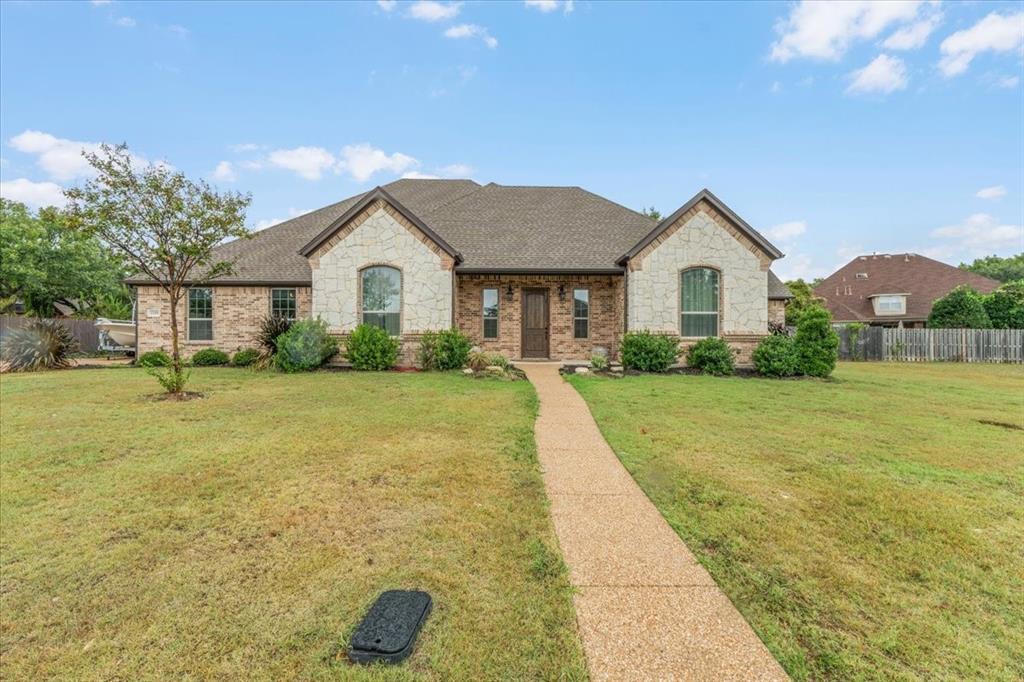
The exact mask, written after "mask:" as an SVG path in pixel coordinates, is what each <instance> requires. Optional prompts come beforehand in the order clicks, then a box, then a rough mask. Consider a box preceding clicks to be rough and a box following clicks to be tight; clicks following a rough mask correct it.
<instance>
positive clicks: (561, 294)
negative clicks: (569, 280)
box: [558, 284, 565, 303]
mask: <svg viewBox="0 0 1024 682" xmlns="http://www.w3.org/2000/svg"><path fill="white" fill-rule="evenodd" d="M558 300H559V301H561V302H562V303H565V285H564V284H559V285H558Z"/></svg>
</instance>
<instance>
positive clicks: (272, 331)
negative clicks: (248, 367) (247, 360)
mask: <svg viewBox="0 0 1024 682" xmlns="http://www.w3.org/2000/svg"><path fill="white" fill-rule="evenodd" d="M292 322H293V321H292V320H289V319H288V318H286V317H280V316H278V315H267V316H266V317H264V318H263V319H262V320H260V330H259V331H258V332H257V333H256V343H258V344H259V346H260V355H259V358H257V360H256V362H255V363H253V367H254V368H255V369H267V368H268V367H271V366H273V365H274V361H275V357H274V356H276V355H277V340H278V339H279V338H281V336H283V335H284V333H285V332H286V331H288V330H289V329H291V327H292Z"/></svg>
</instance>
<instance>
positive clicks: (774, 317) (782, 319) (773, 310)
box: [768, 298, 786, 324]
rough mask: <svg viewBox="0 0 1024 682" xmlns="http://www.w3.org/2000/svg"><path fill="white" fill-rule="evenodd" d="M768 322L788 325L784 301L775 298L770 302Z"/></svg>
mask: <svg viewBox="0 0 1024 682" xmlns="http://www.w3.org/2000/svg"><path fill="white" fill-rule="evenodd" d="M768 322H769V323H771V324H786V302H785V301H784V300H782V299H774V298H773V299H770V300H769V301H768Z"/></svg>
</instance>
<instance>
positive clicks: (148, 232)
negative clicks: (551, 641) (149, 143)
mask: <svg viewBox="0 0 1024 682" xmlns="http://www.w3.org/2000/svg"><path fill="white" fill-rule="evenodd" d="M83 156H85V158H86V160H87V161H88V162H89V165H91V166H92V167H93V169H95V171H96V177H95V178H93V179H91V180H87V181H86V182H85V183H84V184H83V185H82V186H81V187H75V188H72V189H69V190H65V192H64V194H65V196H67V198H68V201H69V205H68V208H67V212H68V215H69V217H70V223H71V225H72V227H74V228H75V229H78V230H81V231H83V232H85V233H88V234H93V235H96V236H98V237H99V238H100V239H101V240H102V241H103V242H105V243H106V244H107V245H109V246H110V247H111V248H113V249H115V250H117V251H119V252H120V253H122V254H123V255H124V256H125V258H126V260H127V261H128V262H129V263H130V264H131V265H133V266H134V267H136V268H137V269H138V270H139V271H140V272H141V273H144V274H146V275H148V276H149V277H152V278H153V280H154V281H155V282H156V283H157V284H159V286H160V287H162V288H163V290H164V291H165V292H166V293H167V302H168V303H169V304H170V311H171V320H170V321H171V366H170V367H169V368H168V369H167V370H164V371H161V370H152V371H154V372H155V376H156V377H157V379H158V380H159V381H160V384H161V385H162V386H163V387H164V389H166V390H167V392H168V393H180V392H181V390H182V389H183V388H184V386H185V383H186V382H187V381H188V375H187V373H186V372H185V371H184V369H183V364H182V361H181V354H180V352H179V348H178V304H179V303H180V302H181V300H182V298H183V296H184V295H185V294H186V293H187V287H188V286H189V285H190V284H193V283H198V282H208V281H210V280H213V279H216V278H217V277H221V276H223V275H226V274H229V273H230V272H231V269H232V263H231V262H230V261H218V260H217V259H216V258H215V257H214V253H213V249H214V247H215V246H217V245H218V244H220V243H221V242H222V241H224V240H225V239H229V238H232V237H236V238H242V237H247V236H249V233H248V231H247V230H246V229H245V209H246V207H247V206H248V205H249V202H250V201H251V198H250V197H249V196H248V195H242V194H238V193H236V192H228V193H223V194H222V193H219V192H217V191H216V190H214V189H213V188H211V187H210V186H209V185H207V184H206V183H205V182H203V181H199V182H193V181H191V180H189V179H188V178H186V177H185V175H184V174H183V173H181V172H179V171H176V170H173V169H171V168H169V167H167V166H163V165H152V166H146V167H144V168H141V169H138V168H136V164H135V161H133V159H132V156H131V154H129V153H128V148H127V146H125V145H119V146H116V147H111V146H109V145H103V146H102V147H101V149H100V151H99V153H90V152H83Z"/></svg>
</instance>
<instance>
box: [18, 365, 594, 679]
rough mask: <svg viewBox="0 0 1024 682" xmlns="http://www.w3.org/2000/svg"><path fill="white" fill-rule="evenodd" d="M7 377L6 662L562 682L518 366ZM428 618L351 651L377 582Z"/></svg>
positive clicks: (230, 673) (134, 675)
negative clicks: (404, 592) (373, 660)
mask: <svg viewBox="0 0 1024 682" xmlns="http://www.w3.org/2000/svg"><path fill="white" fill-rule="evenodd" d="M190 388H192V389H195V390H201V391H206V392H208V393H209V397H208V398H207V399H204V400H196V401H191V402H185V403H168V402H153V401H150V400H148V399H146V398H144V397H143V395H144V394H151V393H154V392H157V391H158V387H157V385H156V383H155V381H154V380H153V379H151V378H150V377H148V376H146V375H145V374H144V373H143V372H142V371H141V370H135V369H110V370H76V371H63V372H48V373H43V374H37V375H23V376H15V375H5V376H3V377H2V379H0V399H2V410H3V411H2V428H0V439H2V457H0V528H2V533H0V569H2V571H0V596H2V613H0V659H2V663H0V665H2V668H3V672H4V677H6V678H8V679H41V678H44V677H61V678H64V679H100V678H103V679H111V678H117V679H141V678H150V679H152V678H185V677H189V678H193V679H203V678H213V677H217V678H224V679H260V678H262V679H282V678H297V677H302V678H314V679H338V678H343V679H352V678H356V679H363V678H364V677H365V678H372V679H407V678H426V679H445V680H447V679H497V678H505V679H577V678H582V677H585V666H584V662H583V658H582V653H581V649H580V645H579V642H578V639H577V635H576V630H575V621H574V614H573V610H572V601H571V594H570V591H569V589H570V588H569V586H568V580H567V577H566V575H565V573H564V571H563V569H562V564H561V560H560V558H559V554H558V552H557V549H556V545H555V542H554V537H553V534H552V530H551V523H550V520H549V518H548V514H547V505H546V501H545V498H544V493H543V488H542V486H541V481H540V476H539V473H538V470H537V465H536V460H535V451H534V444H533V435H532V428H533V418H534V414H535V397H534V393H533V390H532V388H531V387H530V385H529V384H527V383H525V382H518V383H503V382H497V381H483V380H481V381H476V380H472V379H466V378H464V377H461V376H452V375H438V374H430V375H427V374H419V375H408V374H393V373H388V374H372V375H370V374H331V373H316V374H309V375H281V374H276V373H266V374H255V373H252V372H248V371H245V370H234V369H207V370H201V369H200V370H194V373H193V381H192V384H191V385H190ZM389 588H421V589H426V590H428V591H430V592H431V593H432V595H433V597H434V600H435V601H434V611H433V613H432V615H431V616H430V618H429V619H428V621H427V624H426V626H425V628H424V630H423V632H422V633H421V635H420V639H419V643H418V645H417V650H416V653H414V654H413V657H412V658H411V659H410V660H409V661H408V662H407V663H406V664H405V665H403V666H402V667H401V668H399V669H390V670H382V669H378V670H369V671H367V670H365V669H362V668H354V667H350V665H349V664H348V663H347V662H346V660H345V651H346V645H347V642H348V638H349V636H350V634H351V632H352V630H353V629H354V628H355V626H356V624H357V622H358V620H359V619H360V618H361V617H362V615H363V613H364V611H365V609H366V608H367V607H368V606H369V604H370V602H371V601H372V600H373V599H374V598H375V597H376V596H377V594H378V593H379V592H380V591H382V590H384V589H389Z"/></svg>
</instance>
